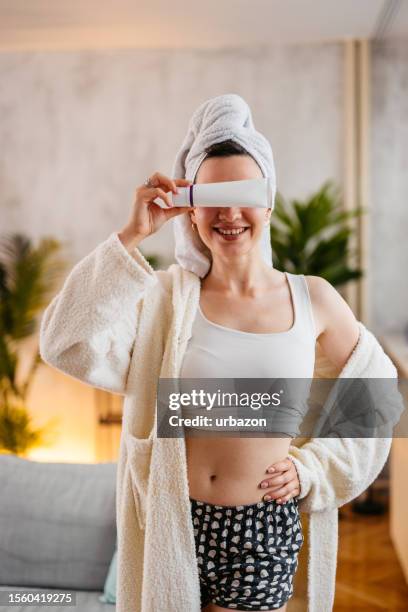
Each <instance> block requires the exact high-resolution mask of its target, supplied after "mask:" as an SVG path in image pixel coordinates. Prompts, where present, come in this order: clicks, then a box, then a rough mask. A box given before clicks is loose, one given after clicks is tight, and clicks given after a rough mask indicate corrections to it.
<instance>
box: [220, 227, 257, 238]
mask: <svg viewBox="0 0 408 612" xmlns="http://www.w3.org/2000/svg"><path fill="white" fill-rule="evenodd" d="M213 229H214V230H215V231H216V232H217V233H218V234H221V236H239V235H240V234H243V233H244V232H246V230H247V229H249V227H239V228H238V227H237V228H234V229H229V230H227V229H222V228H221V227H214V228H213Z"/></svg>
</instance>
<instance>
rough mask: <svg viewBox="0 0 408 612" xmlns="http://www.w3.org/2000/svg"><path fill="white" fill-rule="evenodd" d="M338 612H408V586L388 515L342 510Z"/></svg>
mask: <svg viewBox="0 0 408 612" xmlns="http://www.w3.org/2000/svg"><path fill="white" fill-rule="evenodd" d="M341 517H342V518H341V520H340V521H339V533H340V542H339V554H338V566H337V582H336V597H335V605H334V612H350V611H351V610H352V611H353V612H355V611H363V610H364V611H367V612H379V611H384V610H387V611H389V612H392V611H394V610H395V611H397V610H398V611H402V610H404V611H405V612H407V611H408V585H407V583H406V581H405V578H404V575H403V573H402V570H401V568H400V566H399V563H398V559H397V557H396V554H395V552H394V548H393V546H392V542H391V540H390V536H389V532H388V513H385V514H384V515H381V516H361V515H359V514H356V513H354V512H352V509H351V505H350V504H347V505H346V506H344V507H343V508H341Z"/></svg>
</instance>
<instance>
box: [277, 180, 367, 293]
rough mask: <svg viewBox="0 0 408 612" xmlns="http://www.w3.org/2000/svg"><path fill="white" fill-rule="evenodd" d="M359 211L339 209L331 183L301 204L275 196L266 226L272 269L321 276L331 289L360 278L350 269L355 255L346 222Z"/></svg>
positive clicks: (357, 271)
mask: <svg viewBox="0 0 408 612" xmlns="http://www.w3.org/2000/svg"><path fill="white" fill-rule="evenodd" d="M362 211H363V209H362V208H357V209H355V210H353V211H345V210H342V207H341V195H340V190H339V189H338V188H337V187H336V186H335V185H334V184H333V182H332V181H327V182H326V183H324V184H323V186H322V187H321V188H320V189H319V190H318V191H317V192H316V193H314V194H313V195H312V196H311V197H309V198H307V199H306V200H304V201H299V200H293V201H291V202H286V201H285V200H284V199H283V197H282V196H281V194H279V193H277V195H276V200H275V208H274V211H273V213H272V217H271V226H270V231H271V245H272V252H273V265H274V267H275V268H276V269H277V270H281V271H282V270H287V271H288V272H292V273H294V274H305V275H313V276H321V277H323V278H325V279H326V280H327V281H329V282H330V283H331V284H332V285H333V286H336V285H343V284H345V283H346V282H348V281H350V280H354V279H358V278H360V277H361V276H362V274H363V272H362V270H361V269H359V268H357V267H351V266H350V259H351V258H352V257H354V256H355V254H356V253H355V252H354V251H353V250H352V249H351V247H350V238H351V235H352V234H353V231H354V230H353V229H352V228H351V227H350V226H349V223H348V220H349V219H350V218H351V217H355V216H358V215H360V214H361V213H362Z"/></svg>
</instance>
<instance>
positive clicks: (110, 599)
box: [99, 550, 117, 604]
mask: <svg viewBox="0 0 408 612" xmlns="http://www.w3.org/2000/svg"><path fill="white" fill-rule="evenodd" d="M116 560H117V551H116V550H115V554H114V555H113V557H112V561H111V564H110V567H109V572H108V575H107V577H106V581H105V586H104V589H103V595H101V597H100V599H99V601H102V602H103V603H112V604H114V603H116V572H117V563H116Z"/></svg>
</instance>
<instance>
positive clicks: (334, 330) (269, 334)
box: [118, 141, 359, 612]
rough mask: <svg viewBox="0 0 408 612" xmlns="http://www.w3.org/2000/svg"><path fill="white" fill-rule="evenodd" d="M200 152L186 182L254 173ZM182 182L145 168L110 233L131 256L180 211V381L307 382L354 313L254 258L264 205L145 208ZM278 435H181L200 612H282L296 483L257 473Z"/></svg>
mask: <svg viewBox="0 0 408 612" xmlns="http://www.w3.org/2000/svg"><path fill="white" fill-rule="evenodd" d="M206 153H207V155H206V158H205V159H204V161H203V162H202V163H201V165H200V167H199V170H198V172H197V174H196V177H195V182H196V183H206V182H220V181H234V180H243V179H252V178H260V177H262V172H261V170H260V168H259V166H258V165H257V163H256V162H255V160H254V158H253V157H252V156H251V155H249V154H248V153H247V152H246V150H245V149H243V148H242V147H240V146H239V145H237V144H236V143H234V142H232V141H227V142H224V143H218V144H217V145H213V146H211V147H209V148H208V150H207V152H206ZM188 183H189V181H185V180H183V179H177V180H173V179H171V178H169V177H167V176H165V175H163V174H161V173H158V172H157V173H155V174H154V175H153V176H152V177H151V179H150V180H149V184H148V185H144V186H142V187H140V188H139V189H138V191H137V197H136V202H135V205H134V208H133V211H132V215H131V218H130V219H129V222H128V224H127V225H126V227H125V228H124V229H123V230H122V231H121V232H119V233H118V236H119V238H120V240H121V242H122V243H123V244H124V245H125V247H126V248H127V249H128V250H129V251H132V250H133V249H134V248H135V247H136V246H137V245H139V244H140V242H141V241H142V240H143V239H144V238H145V237H147V236H149V235H151V234H152V233H154V232H156V231H157V230H158V229H159V228H160V227H161V226H162V225H163V223H164V222H165V221H166V220H168V219H169V218H171V217H173V216H175V215H178V214H183V213H184V214H185V213H186V212H187V213H188V214H190V215H191V223H192V227H193V228H194V231H196V232H197V233H198V235H199V237H200V239H201V240H202V242H203V243H204V244H205V245H206V246H207V248H208V249H209V251H210V252H211V267H210V269H209V272H208V273H207V275H206V276H205V277H204V278H202V279H201V292H200V302H199V308H198V310H197V314H196V319H195V321H194V324H193V330H192V335H191V338H190V339H189V343H188V345H187V349H186V351H185V354H184V358H183V362H182V366H181V371H180V377H182V378H183V377H186V378H201V377H202V378H212V377H226V378H228V377H245V378H247V377H259V378H263V377H265V378H266V377H275V376H282V377H293V378H310V377H312V376H313V369H314V357H315V344H316V341H317V340H318V341H319V343H320V345H321V347H322V349H323V351H324V352H325V354H326V356H327V358H328V359H329V360H330V361H331V362H332V363H333V364H334V365H335V366H336V367H338V368H339V369H340V368H341V367H342V366H343V365H344V364H345V363H346V361H347V359H348V357H349V356H350V354H351V352H352V350H353V348H354V347H355V345H356V342H357V340H358V336H359V330H358V326H357V321H356V319H355V317H354V314H353V313H352V311H351V310H350V308H349V307H348V305H347V304H346V303H345V301H344V300H343V299H342V298H341V296H340V294H339V293H338V292H337V291H336V290H335V289H334V288H333V287H332V286H331V285H330V284H329V283H328V282H327V281H325V280H323V279H321V278H319V277H314V276H308V277H305V276H303V275H296V274H290V273H283V272H279V271H278V270H275V269H273V268H271V267H269V266H268V265H267V264H266V263H265V261H264V260H263V259H262V257H261V252H260V239H261V235H262V231H263V228H264V226H265V224H268V225H269V219H270V215H271V209H256V208H245V207H242V208H240V207H230V208H228V207H222V206H220V207H196V208H194V209H186V208H180V209H177V208H173V210H165V209H161V208H160V207H158V206H156V205H155V204H154V203H153V200H154V199H155V198H156V197H160V198H161V199H163V201H164V202H166V203H167V204H168V206H169V208H171V201H170V199H169V197H168V195H167V192H169V191H173V192H176V191H177V187H178V186H182V185H186V184H188ZM209 355H210V358H208V356H209ZM290 442H291V438H290V437H288V436H287V435H286V436H284V437H281V438H278V437H269V438H239V437H231V438H225V437H218V438H217V437H193V436H192V437H186V451H187V466H188V478H189V493H190V501H191V512H192V518H193V524H194V534H195V539H196V550H197V561H198V566H199V573H200V586H201V589H202V603H203V611H204V612H216V611H218V610H224V609H235V610H265V611H266V610H281V611H284V610H286V602H287V601H288V600H289V598H290V597H291V595H292V594H293V577H294V574H295V572H296V569H297V557H298V553H299V550H300V547H301V545H302V543H303V536H302V530H301V523H300V518H299V513H298V507H297V495H298V493H299V482H298V480H297V478H296V471H295V470H294V467H293V466H291V469H288V466H287V464H286V465H285V464H283V467H284V468H286V469H283V470H282V471H281V470H280V469H278V470H277V474H276V476H275V478H274V477H273V476H271V477H267V478H265V473H266V468H268V467H269V466H271V465H272V464H275V467H277V468H280V467H281V466H282V462H284V461H285V458H286V457H287V454H288V449H289V444H290ZM286 461H287V463H288V464H289V465H290V464H291V462H290V461H288V460H286ZM264 484H265V485H266V487H267V488H268V495H269V498H267V497H263V493H264V491H263V488H262V487H263V485H264ZM280 502H282V503H280Z"/></svg>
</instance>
